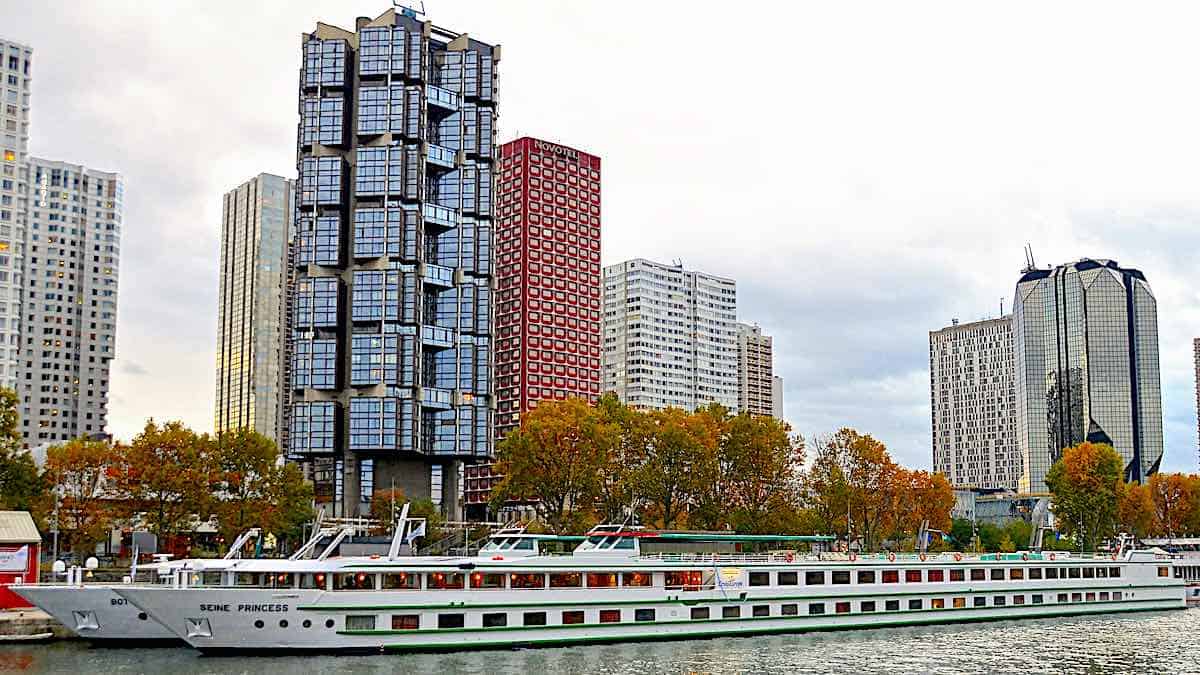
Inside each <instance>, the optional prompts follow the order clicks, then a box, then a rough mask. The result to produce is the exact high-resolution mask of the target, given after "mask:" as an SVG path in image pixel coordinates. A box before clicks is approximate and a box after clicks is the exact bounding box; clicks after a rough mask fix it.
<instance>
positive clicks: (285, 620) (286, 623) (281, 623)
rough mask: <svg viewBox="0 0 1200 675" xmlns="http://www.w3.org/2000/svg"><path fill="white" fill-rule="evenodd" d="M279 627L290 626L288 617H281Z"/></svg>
mask: <svg viewBox="0 0 1200 675" xmlns="http://www.w3.org/2000/svg"><path fill="white" fill-rule="evenodd" d="M279 627H280V628H287V627H288V622H287V619H280V620H279Z"/></svg>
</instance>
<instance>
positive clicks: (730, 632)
mask: <svg viewBox="0 0 1200 675" xmlns="http://www.w3.org/2000/svg"><path fill="white" fill-rule="evenodd" d="M1142 602H1163V601H1142ZM988 609H992V608H990V607H989V608H988ZM1172 609H1185V607H1184V606H1183V605H1174V604H1173V605H1171V606H1163V607H1129V608H1124V609H1095V610H1083V611H1075V612H1054V613H1050V614H1038V615H1036V616H1015V617H1014V616H979V617H968V618H958V619H940V618H929V619H917V620H911V621H897V622H889V623H883V624H881V623H864V624H849V623H843V624H836V625H830V626H809V627H796V628H789V627H780V628H749V629H745V630H734V629H727V630H708V631H696V632H687V633H643V634H638V635H630V634H621V635H601V636H589V637H577V638H575V637H566V638H541V639H532V640H511V641H508V640H497V641H488V642H465V643H464V642H457V643H440V642H426V643H413V644H391V645H383V647H382V648H383V649H384V650H386V651H392V652H412V651H416V652H431V651H460V650H466V649H512V648H516V647H564V646H571V645H588V644H610V643H616V642H651V641H667V640H698V639H699V640H702V639H708V638H717V637H752V636H756V635H783V634H794V633H816V632H831V631H841V630H875V629H881V628H905V627H911V626H934V625H939V624H962V623H982V622H987V621H1021V620H1028V619H1049V618H1055V617H1069V616H1085V615H1096V614H1127V613H1131V612H1151V611H1162V610H1172ZM938 611H942V610H938ZM956 611H960V610H956ZM890 613H891V614H895V613H896V612H890ZM771 618H772V619H775V618H784V617H771ZM805 618H807V617H805ZM731 621H733V620H731ZM741 621H743V622H744V621H745V619H742V620H741ZM680 623H687V622H680ZM615 625H628V624H615ZM587 627H589V628H595V627H596V625H595V624H593V625H589V626H587ZM522 628H523V629H526V630H528V629H529V628H532V627H522ZM550 628H562V626H550ZM467 630H471V629H467ZM479 630H480V631H482V630H483V629H479ZM488 630H498V629H494V628H493V629H488Z"/></svg>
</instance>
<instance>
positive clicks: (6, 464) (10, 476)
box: [0, 389, 45, 511]
mask: <svg viewBox="0 0 1200 675" xmlns="http://www.w3.org/2000/svg"><path fill="white" fill-rule="evenodd" d="M19 403H20V399H19V398H17V393H16V392H15V391H13V390H11V389H0V509H3V510H16V511H30V510H33V509H34V507H35V506H36V504H37V501H38V498H39V497H40V496H41V495H42V493H43V492H44V491H45V484H44V483H43V481H42V479H41V476H40V475H39V474H38V470H37V465H36V464H34V462H33V455H31V454H30V453H29V451H28V450H25V449H24V448H23V447H22V446H23V445H24V441H23V439H22V437H21V431H20V428H19V426H20V414H19V412H18V405H19Z"/></svg>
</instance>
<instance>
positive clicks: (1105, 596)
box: [1100, 591, 1108, 602]
mask: <svg viewBox="0 0 1200 675" xmlns="http://www.w3.org/2000/svg"><path fill="white" fill-rule="evenodd" d="M1100 601H1101V602H1107V601H1108V591H1100Z"/></svg>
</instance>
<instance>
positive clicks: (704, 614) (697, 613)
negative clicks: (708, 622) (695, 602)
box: [692, 607, 708, 621]
mask: <svg viewBox="0 0 1200 675" xmlns="http://www.w3.org/2000/svg"><path fill="white" fill-rule="evenodd" d="M707 618H708V608H707V607H693V608H692V619H693V620H697V621H699V620H703V619H707Z"/></svg>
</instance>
